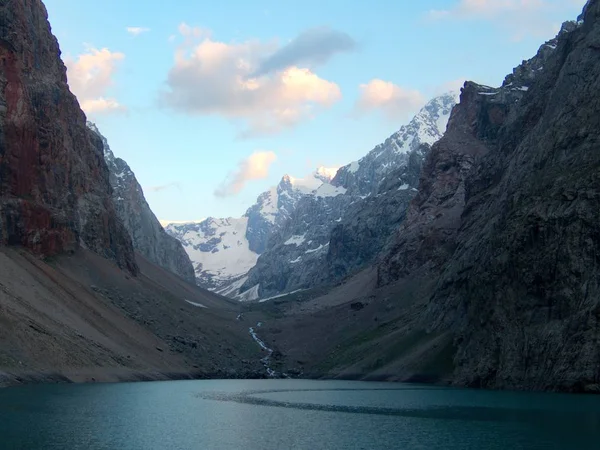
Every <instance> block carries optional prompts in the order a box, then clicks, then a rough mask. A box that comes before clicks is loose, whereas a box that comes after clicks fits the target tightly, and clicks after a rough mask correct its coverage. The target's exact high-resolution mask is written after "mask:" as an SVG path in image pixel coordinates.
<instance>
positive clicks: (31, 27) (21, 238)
mask: <svg viewBox="0 0 600 450" xmlns="http://www.w3.org/2000/svg"><path fill="white" fill-rule="evenodd" d="M59 55H60V50H59V48H58V43H57V41H56V39H55V38H54V36H52V34H51V32H50V25H49V24H48V20H47V13H46V9H45V7H44V5H43V4H42V3H41V1H40V0H22V1H8V2H6V1H4V2H2V3H1V4H0V242H1V243H4V244H10V245H20V246H23V247H26V248H27V249H29V250H30V251H32V252H35V253H36V254H39V255H42V256H52V255H56V254H59V253H65V252H73V251H75V250H76V249H78V248H80V247H84V248H88V249H90V250H92V251H94V252H96V253H98V254H100V255H102V256H104V257H106V258H109V259H112V260H114V261H116V262H117V263H118V264H119V265H120V266H121V267H123V268H126V269H127V270H129V271H130V272H131V273H137V271H138V268H137V265H136V262H135V259H134V254H133V246H132V244H131V239H130V237H129V235H128V233H127V231H126V230H125V228H124V227H123V225H122V223H121V221H120V220H119V218H118V215H117V213H116V211H115V208H114V205H113V202H112V199H111V188H110V184H109V174H108V169H107V167H106V164H105V162H104V155H103V151H102V142H101V140H100V138H98V137H97V136H96V135H95V134H93V133H91V132H89V130H88V129H87V127H86V119H85V116H84V114H83V112H82V111H81V109H80V108H79V105H78V103H77V100H76V99H75V97H74V96H73V94H71V92H70V91H69V87H68V85H67V77H66V69H65V66H64V64H63V63H62V61H61V59H60V57H59Z"/></svg>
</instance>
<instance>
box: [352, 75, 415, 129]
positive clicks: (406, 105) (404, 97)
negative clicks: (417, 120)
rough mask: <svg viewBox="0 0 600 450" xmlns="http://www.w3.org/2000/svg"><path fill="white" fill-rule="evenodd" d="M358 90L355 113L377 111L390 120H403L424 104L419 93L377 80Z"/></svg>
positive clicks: (361, 86) (362, 85)
mask: <svg viewBox="0 0 600 450" xmlns="http://www.w3.org/2000/svg"><path fill="white" fill-rule="evenodd" d="M360 90H361V92H360V96H359V98H358V100H357V101H356V104H355V105H354V108H355V112H357V113H365V112H370V111H374V110H379V111H381V112H383V114H384V115H385V116H387V118H389V119H391V120H397V119H402V118H405V117H406V116H407V115H408V114H409V113H412V112H414V111H415V110H417V109H418V108H419V107H421V106H423V104H424V103H425V99H424V97H423V95H422V94H421V93H420V92H419V91H416V90H410V89H405V88H403V87H401V86H398V85H396V84H394V83H392V82H389V81H384V80H380V79H377V78H376V79H373V80H371V81H369V82H368V83H366V84H361V85H360Z"/></svg>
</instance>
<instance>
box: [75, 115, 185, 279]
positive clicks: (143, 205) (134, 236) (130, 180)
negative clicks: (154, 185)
mask: <svg viewBox="0 0 600 450" xmlns="http://www.w3.org/2000/svg"><path fill="white" fill-rule="evenodd" d="M87 126H88V128H89V129H90V130H91V131H92V132H94V133H95V134H97V135H98V137H99V138H100V139H101V141H102V146H103V152H104V159H105V161H106V165H107V166H108V171H109V180H110V185H111V187H112V198H113V202H114V204H115V209H116V211H117V215H118V216H119V218H120V219H121V221H122V222H123V224H124V225H125V228H126V229H127V231H128V232H129V235H130V236H131V240H132V242H133V247H134V249H135V250H136V251H138V252H139V253H141V254H142V255H144V256H145V257H146V258H148V260H150V261H151V262H153V263H155V264H157V265H159V266H160V267H162V268H164V269H167V270H169V271H170V272H173V273H174V274H176V275H179V276H180V277H181V278H183V279H184V280H186V281H189V282H190V283H195V276H194V268H193V267H192V263H191V262H190V258H189V256H188V255H187V253H186V252H185V250H184V249H183V247H182V245H181V243H180V242H179V241H178V240H177V239H175V238H174V237H172V236H170V235H168V234H167V233H166V232H165V230H164V229H163V227H162V226H161V224H160V223H159V221H158V219H157V218H156V216H155V215H154V213H153V212H152V210H151V209H150V205H148V202H147V201H146V198H145V197H144V192H143V190H142V187H141V186H140V184H139V183H138V181H137V179H136V178H135V174H134V173H133V171H132V170H131V168H130V167H129V166H128V165H127V163H126V162H125V161H123V160H122V159H121V158H115V155H114V154H113V152H112V150H111V149H110V146H109V145H108V141H107V140H106V138H105V137H104V136H103V135H102V134H101V133H100V131H99V130H98V128H97V127H96V125H94V124H93V123H91V122H88V123H87Z"/></svg>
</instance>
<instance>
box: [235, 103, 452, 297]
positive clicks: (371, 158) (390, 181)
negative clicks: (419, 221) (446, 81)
mask: <svg viewBox="0 0 600 450" xmlns="http://www.w3.org/2000/svg"><path fill="white" fill-rule="evenodd" d="M456 102H457V93H448V94H444V95H441V96H439V97H436V98H434V99H432V100H431V101H430V102H428V103H427V104H426V105H425V106H424V107H423V108H422V109H421V110H420V111H419V112H418V114H417V115H415V117H414V118H413V119H412V120H411V121H410V122H409V123H408V124H406V125H403V126H402V127H400V129H399V130H398V131H397V132H396V133H394V134H393V135H392V136H390V137H389V138H388V139H386V140H385V142H383V143H382V144H380V145H378V146H376V147H375V148H374V149H373V150H371V151H370V152H369V153H367V154H366V155H365V156H364V157H363V158H361V159H360V160H359V161H354V162H352V163H350V164H348V165H346V166H344V167H342V168H341V169H339V170H338V171H337V173H336V175H335V177H334V178H333V180H331V184H326V185H323V186H322V187H321V188H320V189H318V190H316V191H315V192H314V193H313V194H312V195H307V196H304V197H303V198H301V199H300V200H299V201H297V203H296V208H295V210H293V212H292V213H291V215H290V216H289V218H288V220H287V222H286V223H285V225H284V226H281V227H279V229H278V230H277V232H276V233H273V234H272V236H271V238H270V240H269V243H268V246H267V248H266V250H265V252H264V253H263V254H261V256H260V257H259V258H258V261H257V264H256V266H255V267H254V268H252V270H250V272H249V274H248V279H247V280H246V282H245V283H244V285H242V287H241V289H240V290H241V292H246V293H247V296H248V297H249V298H263V299H264V298H269V297H272V296H276V295H280V294H282V293H286V292H292V291H297V290H301V289H308V288H312V287H315V286H319V285H321V284H328V283H332V282H334V281H336V280H339V279H341V278H343V277H345V276H347V275H349V274H351V273H353V272H354V271H356V270H359V269H360V268H362V267H365V266H366V265H368V264H371V263H373V261H374V259H375V258H376V257H377V255H378V254H379V253H380V251H381V250H382V248H383V247H384V246H385V244H386V243H387V241H388V239H389V238H390V236H391V235H392V233H393V231H394V230H395V229H396V228H397V227H398V226H399V225H400V223H401V222H402V220H403V219H404V216H405V212H406V209H407V207H408V204H409V202H410V200H411V199H412V198H413V197H414V195H415V194H416V190H417V188H418V185H419V173H420V171H421V165H422V163H423V159H424V157H425V155H426V154H427V152H428V151H429V148H430V145H431V144H433V143H434V142H436V141H437V140H439V139H440V138H441V137H442V135H443V134H444V131H445V129H446V124H447V121H448V118H449V116H450V112H451V111H452V107H453V106H454V105H455V104H456Z"/></svg>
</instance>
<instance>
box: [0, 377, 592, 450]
mask: <svg viewBox="0 0 600 450" xmlns="http://www.w3.org/2000/svg"><path fill="white" fill-rule="evenodd" d="M599 442H600V397H595V396H577V395H565V394H543V393H519V392H516V393H515V392H489V391H475V390H465V389H447V388H437V387H428V386H420V385H408V384H387V383H362V382H349V381H304V380H211V381H174V382H158V383H122V384H95V385H94V384H92V385H40V386H25V387H19V388H10V389H3V390H2V389H0V448H2V449H4V448H6V449H21V448H22V449H90V450H95V449H111V450H112V449H144V450H147V449H161V450H162V449H165V450H167V449H257V450H258V449H261V450H262V449H288V448H290V449H477V450H479V449H538V448H539V449H587V448H589V449H597V448H599V447H598V445H599V444H598V443H599Z"/></svg>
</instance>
